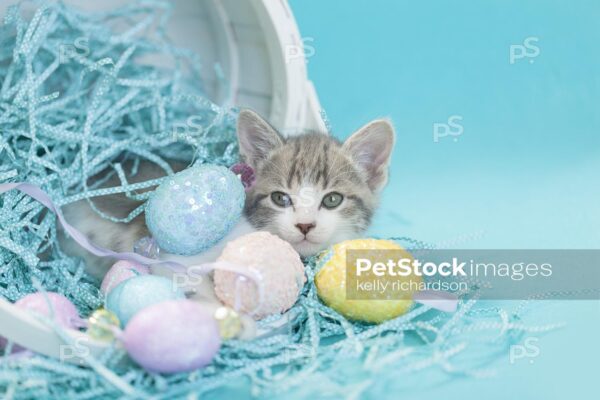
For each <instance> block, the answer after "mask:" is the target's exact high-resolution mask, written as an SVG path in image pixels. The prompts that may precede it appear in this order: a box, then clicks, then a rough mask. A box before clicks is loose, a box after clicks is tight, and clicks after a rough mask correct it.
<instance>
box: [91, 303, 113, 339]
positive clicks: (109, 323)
mask: <svg viewBox="0 0 600 400" xmlns="http://www.w3.org/2000/svg"><path fill="white" fill-rule="evenodd" d="M120 326H121V323H120V322H119V318H117V316H116V315H115V314H114V313H113V312H111V311H108V310H107V309H104V308H101V309H99V310H96V311H94V312H93V313H92V315H90V317H89V318H88V329H87V334H88V335H89V336H90V337H91V338H92V339H95V340H99V341H102V342H111V341H112V340H113V339H114V338H115V328H119V327H120Z"/></svg>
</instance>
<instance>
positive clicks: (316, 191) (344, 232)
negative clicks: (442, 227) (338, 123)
mask: <svg viewBox="0 0 600 400" xmlns="http://www.w3.org/2000/svg"><path fill="white" fill-rule="evenodd" d="M237 135H238V141H239V148H240V158H241V159H242V160H243V161H244V162H246V163H247V164H249V165H250V166H251V167H252V168H254V170H255V173H256V182H255V184H254V186H253V187H252V188H251V189H250V190H249V191H248V192H247V197H246V204H245V208H244V217H243V218H242V219H241V221H240V222H239V223H238V225H237V226H236V227H234V229H233V230H232V231H231V232H230V233H229V234H228V235H227V236H226V237H225V238H224V239H223V240H221V241H220V242H219V243H218V244H217V245H215V246H214V247H213V248H211V249H209V250H207V251H206V252H204V253H202V254H200V255H198V256H192V257H182V256H167V258H169V259H175V260H177V261H180V262H182V263H184V264H186V265H192V264H197V263H201V262H210V261H214V260H215V259H216V258H217V257H218V255H219V254H220V252H221V250H222V249H223V247H224V245H225V244H226V243H227V242H228V241H230V240H232V239H235V238H236V237H238V236H241V235H243V234H246V233H249V232H252V231H256V230H262V231H269V232H271V233H273V234H275V235H277V236H279V237H281V238H282V239H284V240H286V241H288V242H289V243H290V244H291V245H292V246H293V247H294V248H295V249H296V250H297V251H298V253H300V255H302V256H310V255H313V254H316V253H318V252H319V251H321V250H323V249H325V248H326V247H328V246H329V245H331V244H334V243H337V242H340V241H343V240H347V239H352V238H356V237H359V236H360V235H361V234H363V233H364V231H365V230H366V229H367V227H368V226H369V224H370V222H371V218H372V216H373V213H374V211H375V209H376V206H377V201H378V197H379V192H380V190H381V189H382V188H383V187H384V186H385V184H386V182H387V178H388V167H389V162H390V156H391V152H392V149H393V146H394V130H393V127H392V125H391V124H390V122H389V121H387V120H375V121H372V122H370V123H369V124H367V125H365V126H363V127H362V128H360V129H359V130H358V131H356V132H355V133H354V134H353V135H352V136H351V137H349V138H348V139H347V140H346V141H345V142H343V143H341V142H339V141H338V140H336V139H335V138H333V137H331V136H329V135H327V134H324V133H307V134H303V135H299V136H293V137H289V138H284V137H283V136H282V135H280V134H279V133H278V132H277V131H276V130H275V129H274V128H273V127H272V126H271V125H270V124H269V123H268V122H266V121H265V120H264V119H262V118H261V117H260V116H259V115H258V114H256V113H254V112H253V111H250V110H242V111H241V112H240V115H239V119H238V125H237ZM181 168H183V166H180V165H175V166H174V169H175V170H179V169H181ZM161 175H164V172H163V171H162V170H160V169H159V168H157V167H156V166H155V165H154V164H150V163H142V164H141V165H140V168H139V172H138V173H137V175H136V176H134V177H132V178H131V179H129V181H130V182H139V181H144V180H148V179H153V178H156V177H159V176H161ZM117 184H118V181H117V180H116V178H115V179H113V180H112V181H110V180H109V181H108V183H107V184H105V186H115V185H117ZM94 204H95V205H96V206H97V207H98V208H99V209H101V210H102V211H104V212H106V213H108V214H110V215H114V216H117V217H123V216H125V215H127V214H128V213H129V212H130V211H131V210H133V209H134V208H135V207H136V206H138V205H139V204H140V203H139V202H136V201H133V200H131V199H129V198H127V197H125V195H123V194H121V195H112V196H105V197H101V198H98V199H95V200H94ZM65 216H66V218H67V220H68V221H70V222H71V223H72V224H73V225H74V226H75V227H76V228H77V229H79V230H80V231H82V232H83V233H84V234H86V235H87V236H88V237H89V238H90V239H91V240H92V241H93V242H95V243H96V244H98V245H100V246H103V247H107V248H110V249H112V250H115V251H131V250H132V248H133V244H134V243H135V241H136V240H138V239H139V238H141V237H143V236H146V235H148V229H147V228H146V225H145V221H144V216H143V215H140V216H138V217H137V218H135V219H134V220H133V221H131V222H130V223H129V224H119V223H113V222H110V221H107V220H105V219H103V218H101V217H99V216H98V215H97V214H96V213H95V212H94V211H92V209H91V207H90V206H89V204H88V203H87V202H86V201H80V202H78V203H74V204H73V205H70V206H68V207H67V208H66V209H65ZM63 247H64V248H65V250H66V251H67V252H68V253H71V254H73V255H78V256H82V257H84V258H85V261H86V265H87V269H88V271H89V272H90V273H91V274H93V275H95V276H97V277H102V276H103V275H104V273H105V272H106V271H107V270H108V268H109V267H110V265H111V264H112V262H113V261H112V260H105V259H99V258H97V257H94V256H91V255H90V254H86V253H84V252H83V251H82V250H81V249H80V248H79V247H78V246H77V245H76V244H75V243H73V242H72V241H71V240H63Z"/></svg>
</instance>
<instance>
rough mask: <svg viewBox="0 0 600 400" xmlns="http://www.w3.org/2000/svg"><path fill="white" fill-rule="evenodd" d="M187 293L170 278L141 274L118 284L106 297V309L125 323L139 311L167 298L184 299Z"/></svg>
mask: <svg viewBox="0 0 600 400" xmlns="http://www.w3.org/2000/svg"><path fill="white" fill-rule="evenodd" d="M184 298H185V294H184V293H183V292H182V291H181V290H180V289H179V288H178V287H177V286H176V285H175V284H174V282H172V281H171V280H170V279H167V278H163V277H161V276H154V275H140V276H135V277H133V278H130V279H127V280H126V281H123V282H121V283H120V284H118V285H117V286H116V287H115V288H114V289H113V290H111V291H110V292H109V293H108V296H107V297H106V309H107V310H109V311H112V312H113V313H115V315H116V316H117V318H119V321H121V323H122V324H123V325H127V324H128V322H129V320H130V319H131V318H132V317H133V316H134V315H135V314H137V313H138V312H139V311H141V310H143V309H144V308H146V307H149V306H151V305H153V304H157V303H161V302H163V301H167V300H178V299H184Z"/></svg>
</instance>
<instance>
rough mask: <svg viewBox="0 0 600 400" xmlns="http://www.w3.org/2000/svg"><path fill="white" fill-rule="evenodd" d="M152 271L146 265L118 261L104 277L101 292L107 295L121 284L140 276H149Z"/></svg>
mask: <svg viewBox="0 0 600 400" xmlns="http://www.w3.org/2000/svg"><path fill="white" fill-rule="evenodd" d="M149 273H150V270H149V269H148V267H146V266H145V265H141V264H138V263H135V262H133V261H125V260H120V261H117V262H116V263H115V264H114V265H113V266H112V267H111V268H110V269H109V270H108V272H107V273H106V275H104V279H103V280H102V285H101V286H100V291H101V292H102V293H103V294H104V295H106V294H108V292H110V291H111V290H112V289H113V288H114V287H115V286H117V285H118V284H119V283H121V282H123V281H125V280H127V279H129V278H133V277H134V276H138V275H148V274H149Z"/></svg>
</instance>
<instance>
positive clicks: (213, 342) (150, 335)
mask: <svg viewBox="0 0 600 400" xmlns="http://www.w3.org/2000/svg"><path fill="white" fill-rule="evenodd" d="M122 339H123V345H124V347H125V349H126V350H127V352H128V353H129V356H130V357H131V358H132V359H133V360H134V361H135V362H137V363H138V364H139V365H140V366H142V367H143V368H145V369H146V370H148V371H151V372H158V373H177V372H189V371H193V370H195V369H198V368H202V367H204V366H206V365H208V364H209V363H210V362H211V361H212V359H213V357H214V356H215V354H216V353H217V352H218V351H219V348H220V346H221V339H220V337H219V328H218V327H217V322H216V321H215V319H214V318H213V317H212V315H211V314H210V313H209V312H208V311H206V310H205V309H204V308H203V307H202V306H201V305H199V304H198V303H195V302H193V301H191V300H171V301H165V302H162V303H158V304H154V305H152V306H150V307H148V308H145V309H144V310H142V311H140V312H139V313H138V314H137V315H136V316H135V317H133V318H132V319H131V321H130V322H129V324H128V325H127V328H125V331H124V333H123V336H122Z"/></svg>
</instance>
